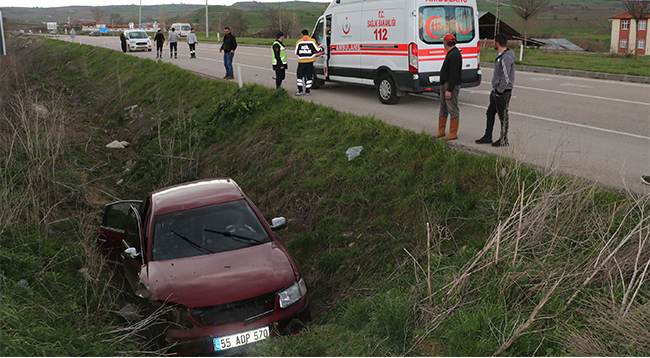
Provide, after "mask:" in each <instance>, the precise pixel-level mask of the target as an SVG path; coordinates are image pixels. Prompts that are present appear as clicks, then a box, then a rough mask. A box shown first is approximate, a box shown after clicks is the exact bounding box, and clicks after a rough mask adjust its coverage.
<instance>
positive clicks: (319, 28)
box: [312, 19, 325, 46]
mask: <svg viewBox="0 0 650 358" xmlns="http://www.w3.org/2000/svg"><path fill="white" fill-rule="evenodd" d="M324 27H325V21H324V20H323V19H321V20H320V21H319V22H318V25H316V29H315V30H314V34H313V35H312V37H313V39H314V40H316V43H317V44H318V45H319V46H322V45H323V28H324Z"/></svg>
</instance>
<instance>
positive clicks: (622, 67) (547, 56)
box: [481, 46, 650, 76]
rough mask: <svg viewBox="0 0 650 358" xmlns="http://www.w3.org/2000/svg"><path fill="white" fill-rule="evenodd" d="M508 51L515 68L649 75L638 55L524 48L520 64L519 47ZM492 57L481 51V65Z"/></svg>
mask: <svg viewBox="0 0 650 358" xmlns="http://www.w3.org/2000/svg"><path fill="white" fill-rule="evenodd" d="M510 48H511V50H513V51H514V52H515V55H516V59H517V62H516V63H517V64H518V65H528V66H541V67H551V68H565V69H569V70H580V71H590V72H603V73H617V74H622V75H632V76H650V56H638V58H637V59H636V60H635V59H634V57H633V56H632V55H618V54H609V53H593V52H570V51H545V50H538V49H527V50H525V51H524V58H523V61H519V48H517V47H513V46H510ZM496 55H497V51H496V50H494V49H493V48H490V47H482V48H481V61H482V62H494V59H495V58H496Z"/></svg>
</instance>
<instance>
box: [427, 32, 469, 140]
mask: <svg viewBox="0 0 650 358" xmlns="http://www.w3.org/2000/svg"><path fill="white" fill-rule="evenodd" d="M442 40H443V45H444V47H445V50H446V51H447V56H445V61H444V62H443V63H442V69H440V111H439V112H438V133H436V134H435V135H434V136H433V137H434V138H440V137H442V136H444V135H445V129H447V116H449V117H450V120H449V122H450V123H449V135H447V136H446V137H444V138H442V139H444V140H454V139H458V125H459V123H460V109H459V108H458V94H459V93H460V81H461V78H462V71H463V57H462V56H461V54H460V51H459V50H458V48H456V36H454V34H446V35H445V37H443V38H442Z"/></svg>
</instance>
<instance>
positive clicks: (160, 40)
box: [153, 29, 165, 58]
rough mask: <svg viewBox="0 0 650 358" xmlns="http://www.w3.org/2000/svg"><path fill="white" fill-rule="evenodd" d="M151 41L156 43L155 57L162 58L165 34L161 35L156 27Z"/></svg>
mask: <svg viewBox="0 0 650 358" xmlns="http://www.w3.org/2000/svg"><path fill="white" fill-rule="evenodd" d="M153 41H154V42H155V43H156V58H162V53H163V45H164V44H165V35H163V33H162V30H161V29H158V31H157V32H156V37H154V39H153Z"/></svg>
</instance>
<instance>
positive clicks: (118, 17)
mask: <svg viewBox="0 0 650 358" xmlns="http://www.w3.org/2000/svg"><path fill="white" fill-rule="evenodd" d="M110 19H111V25H120V24H123V23H124V18H123V17H122V14H111V15H110Z"/></svg>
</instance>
